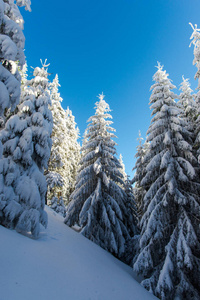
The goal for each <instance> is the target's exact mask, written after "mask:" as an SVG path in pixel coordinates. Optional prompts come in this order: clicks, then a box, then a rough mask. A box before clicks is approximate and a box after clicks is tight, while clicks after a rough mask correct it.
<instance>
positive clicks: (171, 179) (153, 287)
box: [134, 65, 200, 300]
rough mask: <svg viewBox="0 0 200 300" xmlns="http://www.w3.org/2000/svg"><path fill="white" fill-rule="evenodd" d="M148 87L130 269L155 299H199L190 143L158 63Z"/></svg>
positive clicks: (199, 236) (198, 213)
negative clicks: (140, 211)
mask: <svg viewBox="0 0 200 300" xmlns="http://www.w3.org/2000/svg"><path fill="white" fill-rule="evenodd" d="M153 79H154V80H155V84H154V85H153V86H152V87H151V89H152V90H153V91H152V95H151V98H150V105H151V109H152V115H153V119H152V124H151V125H150V127H149V130H148V132H147V134H148V138H147V141H148V142H150V147H149V151H148V152H147V154H146V155H145V157H144V161H145V160H146V161H148V164H147V167H146V172H147V173H146V176H145V177H144V178H143V180H142V183H143V184H150V188H149V190H148V191H147V193H146V194H145V197H144V215H143V217H142V219H141V238H140V242H139V254H138V256H137V257H136V259H135V263H134V270H135V271H136V272H138V273H141V274H142V275H143V276H144V279H143V281H142V285H143V286H144V287H145V288H147V289H148V290H149V291H151V292H152V293H154V294H155V295H156V296H158V297H159V298H161V299H167V300H170V299H175V298H176V297H177V298H178V299H196V300H197V299H199V295H200V294H199V292H200V289H199V278H200V272H199V271H200V264H199V259H200V252H199V250H198V249H199V242H200V233H199V218H200V205H199V192H200V186H199V184H198V182H197V178H196V174H195V170H194V165H195V163H196V160H195V158H194V157H193V154H192V147H191V145H189V144H188V142H187V141H185V140H184V135H185V134H186V131H185V130H186V129H185V125H186V124H185V122H184V120H182V119H180V118H179V113H180V111H179V109H178V108H177V104H176V102H175V101H174V99H175V98H176V95H175V94H174V93H173V92H172V91H171V90H172V89H173V88H175V86H174V85H172V83H171V81H170V79H168V74H167V73H166V71H163V69H162V67H161V66H160V65H158V70H157V72H156V73H155V75H154V77H153Z"/></svg>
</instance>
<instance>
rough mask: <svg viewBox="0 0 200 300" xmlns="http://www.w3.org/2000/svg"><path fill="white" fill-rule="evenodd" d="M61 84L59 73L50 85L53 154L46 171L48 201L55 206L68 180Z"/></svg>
mask: <svg viewBox="0 0 200 300" xmlns="http://www.w3.org/2000/svg"><path fill="white" fill-rule="evenodd" d="M59 86H60V84H59V81H58V75H56V76H55V78H54V80H53V82H52V83H50V85H49V88H50V92H51V93H50V97H51V106H50V110H51V112H52V117H53V129H52V134H51V139H52V147H51V155H50V158H49V162H48V169H47V170H46V171H45V174H46V179H47V186H48V192H47V199H48V201H47V203H48V204H49V205H50V206H51V199H53V201H54V207H55V199H58V201H59V197H60V196H63V195H64V191H65V189H64V186H65V182H66V178H65V177H66V174H65V173H64V172H63V169H64V164H65V157H66V152H67V150H66V148H67V147H66V144H67V137H66V122H65V111H64V109H63V108H62V106H61V102H62V100H63V99H62V98H61V97H60V93H59V92H58V88H59Z"/></svg>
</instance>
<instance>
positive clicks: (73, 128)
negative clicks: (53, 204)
mask: <svg viewBox="0 0 200 300" xmlns="http://www.w3.org/2000/svg"><path fill="white" fill-rule="evenodd" d="M65 122H66V156H65V165H64V171H65V178H66V183H65V196H66V198H67V203H69V201H70V196H71V194H72V192H73V191H74V189H75V183H76V176H77V171H78V163H79V161H80V159H81V154H80V148H81V147H80V144H79V143H78V139H79V128H78V127H77V124H76V122H75V117H74V116H73V114H72V111H71V110H70V109H69V108H67V110H66V111H65Z"/></svg>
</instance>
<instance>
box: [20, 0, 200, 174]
mask: <svg viewBox="0 0 200 300" xmlns="http://www.w3.org/2000/svg"><path fill="white" fill-rule="evenodd" d="M199 12H200V1H199V0H165V1H164V0H101V1H96V0H73V1H72V0H71V1H69V0H60V1H58V2H57V1H53V0H48V1H45V0H32V12H31V13H29V12H25V11H24V10H22V15H23V17H24V20H25V29H24V34H25V37H26V43H25V55H26V57H27V63H28V66H29V68H30V66H33V67H36V66H40V59H42V60H44V59H46V58H47V59H48V62H49V63H50V66H49V72H50V73H52V75H51V79H53V77H54V76H55V74H56V73H57V74H58V76H59V81H60V84H61V88H60V93H61V96H62V98H63V102H62V106H63V108H67V106H69V108H70V109H71V110H72V112H73V114H74V116H75V118H76V122H77V124H78V126H79V128H80V132H81V135H83V133H84V130H85V128H86V121H87V120H88V118H89V117H90V116H91V115H93V114H94V104H95V102H96V101H97V97H96V96H97V95H98V94H100V93H102V91H103V93H104V94H105V95H106V96H105V100H106V101H107V102H108V103H109V105H110V108H111V109H112V116H113V121H114V124H113V127H114V128H115V129H116V135H117V136H118V139H117V143H118V146H117V152H118V154H120V153H122V155H123V159H124V163H125V166H126V171H127V172H128V173H129V175H131V177H132V176H133V172H132V171H131V170H132V168H133V166H134V164H135V158H134V155H135V154H136V146H137V144H138V142H137V137H138V131H139V130H141V132H142V136H143V137H144V138H145V135H146V131H147V129H148V127H149V125H150V121H151V112H150V109H149V105H148V103H149V97H150V90H149V89H150V86H151V85H152V83H153V82H152V76H153V74H154V73H155V72H156V68H155V66H156V65H157V61H160V62H161V64H163V65H164V68H165V69H166V70H167V72H168V73H169V78H170V79H172V80H173V83H174V84H175V85H176V86H177V87H178V89H179V85H180V83H181V81H182V75H184V76H185V78H190V81H191V87H192V88H193V89H194V90H195V88H196V87H197V82H195V80H194V75H195V72H196V67H195V66H193V63H192V62H193V47H191V48H189V44H190V36H191V34H192V28H191V27H190V26H189V24H188V23H189V22H191V23H193V24H195V23H196V24H197V25H198V27H200V13H199ZM175 92H176V93H179V90H176V91H175Z"/></svg>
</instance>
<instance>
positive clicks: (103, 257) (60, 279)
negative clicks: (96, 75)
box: [0, 207, 156, 300]
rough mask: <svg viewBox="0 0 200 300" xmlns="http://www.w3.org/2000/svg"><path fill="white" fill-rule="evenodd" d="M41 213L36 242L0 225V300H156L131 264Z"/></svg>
mask: <svg viewBox="0 0 200 300" xmlns="http://www.w3.org/2000/svg"><path fill="white" fill-rule="evenodd" d="M46 211H47V213H48V216H49V224H48V228H47V229H44V228H42V229H41V232H40V236H39V238H38V239H37V240H34V239H31V238H30V237H26V236H23V235H22V234H19V233H17V232H16V231H14V230H10V229H6V228H4V227H2V226H0V240H1V241H3V242H2V243H1V250H0V265H1V268H0V282H1V293H0V300H13V299H14V300H23V299H24V300H25V299H28V300H37V299H42V300H55V299H57V300H66V299H69V300H75V299H76V300H86V299H87V300H129V299H130V300H147V299H156V298H155V297H154V296H153V295H151V294H150V293H149V292H148V291H146V290H145V289H144V288H143V287H142V286H141V285H140V284H139V283H138V282H137V281H136V280H135V279H134V273H133V271H132V269H131V268H130V267H128V266H127V265H125V264H123V263H122V262H120V261H119V260H117V259H116V258H114V257H113V256H112V255H111V254H109V253H108V252H106V251H105V250H103V249H102V248H100V247H99V246H97V245H96V244H94V243H92V242H91V241H89V240H88V239H86V238H85V237H84V236H82V235H81V234H79V233H77V232H75V231H74V230H72V229H70V228H69V227H68V226H66V225H65V224H64V223H63V220H64V219H63V218H62V217H61V216H60V215H58V214H56V213H55V212H54V211H53V210H51V209H50V208H48V207H46ZM135 278H136V276H135Z"/></svg>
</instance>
